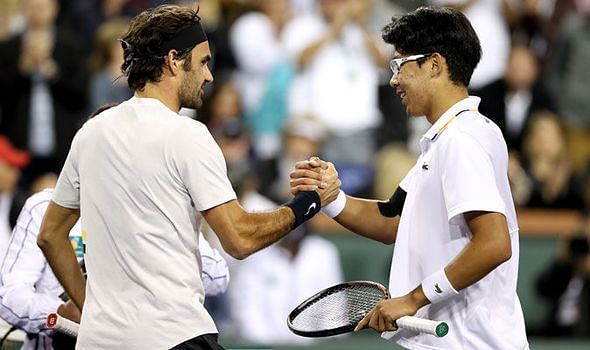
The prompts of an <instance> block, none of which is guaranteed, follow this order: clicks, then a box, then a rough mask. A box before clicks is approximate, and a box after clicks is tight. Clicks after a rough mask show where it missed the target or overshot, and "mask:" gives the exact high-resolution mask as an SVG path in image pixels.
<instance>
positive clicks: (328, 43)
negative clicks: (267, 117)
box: [282, 0, 387, 171]
mask: <svg viewBox="0 0 590 350" xmlns="http://www.w3.org/2000/svg"><path fill="white" fill-rule="evenodd" d="M318 4H319V9H320V13H318V14H313V13H310V14H305V15H302V16H298V17H295V18H294V19H293V20H291V21H290V22H289V23H287V24H286V26H285V28H284V30H283V34H282V42H283V43H284V45H285V48H286V51H287V55H288V57H289V59H290V60H291V61H292V63H293V64H294V65H296V66H297V69H298V71H297V75H296V77H295V80H294V81H293V84H292V86H291V90H290V93H289V95H290V96H289V99H288V102H289V115H313V116H315V117H316V118H318V120H319V121H320V122H322V123H324V124H325V125H326V126H327V127H328V129H329V131H330V133H331V136H330V137H329V138H328V139H327V140H326V143H325V144H324V145H323V149H322V155H324V157H326V158H327V159H330V161H332V162H333V163H334V164H336V166H338V167H339V171H340V166H341V165H346V166H369V167H371V166H372V163H373V154H374V150H375V137H374V135H373V132H374V129H375V128H377V127H378V126H379V124H380V122H381V114H380V111H379V106H378V96H377V88H378V85H379V71H380V69H381V68H385V67H386V65H387V59H386V57H385V55H384V54H383V53H382V47H381V46H380V44H379V41H378V37H377V36H376V35H374V33H372V32H371V31H370V29H369V26H368V20H369V15H370V13H371V10H372V6H373V2H372V1H370V0H367V1H365V0H319V1H318Z"/></svg>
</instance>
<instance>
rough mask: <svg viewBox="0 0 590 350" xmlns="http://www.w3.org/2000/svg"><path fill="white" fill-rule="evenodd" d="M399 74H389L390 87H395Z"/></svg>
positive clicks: (397, 83)
mask: <svg viewBox="0 0 590 350" xmlns="http://www.w3.org/2000/svg"><path fill="white" fill-rule="evenodd" d="M398 76H399V74H393V75H392V76H391V79H390V80H389V86H391V87H392V88H395V87H397V86H398V85H399V80H398V79H397V78H398Z"/></svg>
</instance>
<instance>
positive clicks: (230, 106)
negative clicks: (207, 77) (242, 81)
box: [197, 77, 243, 139]
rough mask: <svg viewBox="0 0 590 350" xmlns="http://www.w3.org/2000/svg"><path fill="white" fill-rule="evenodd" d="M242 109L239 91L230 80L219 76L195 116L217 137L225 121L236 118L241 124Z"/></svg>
mask: <svg viewBox="0 0 590 350" xmlns="http://www.w3.org/2000/svg"><path fill="white" fill-rule="evenodd" d="M242 109H243V108H242V96H241V95H240V91H239V90H238V89H237V87H236V86H235V84H233V83H232V82H231V81H230V80H228V79H227V78H223V77H220V78H217V79H215V82H214V83H213V90H212V91H211V94H210V95H209V98H208V99H207V100H205V102H204V104H203V108H202V110H200V111H199V112H198V115H197V117H198V119H199V120H200V121H201V122H203V123H204V124H205V125H207V128H208V129H209V131H210V132H211V134H212V135H213V137H215V138H216V139H217V138H218V136H220V135H221V133H222V132H223V128H224V126H225V125H226V123H227V122H229V121H232V120H238V121H239V123H240V124H241V122H242V114H243V112H242Z"/></svg>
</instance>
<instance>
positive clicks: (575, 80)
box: [546, 0, 590, 170]
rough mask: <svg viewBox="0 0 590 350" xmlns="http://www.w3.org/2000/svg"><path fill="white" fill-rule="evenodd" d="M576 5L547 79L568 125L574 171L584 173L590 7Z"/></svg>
mask: <svg viewBox="0 0 590 350" xmlns="http://www.w3.org/2000/svg"><path fill="white" fill-rule="evenodd" d="M559 2H560V1H558V3H559ZM563 2H565V3H567V1H563ZM573 3H574V5H575V10H573V11H569V12H568V14H567V15H565V16H564V17H563V20H562V22H561V25H560V27H559V31H558V34H557V37H556V39H555V43H554V46H553V48H552V50H551V54H550V56H549V62H548V65H547V71H546V78H547V86H548V87H549V88H551V89H552V91H553V93H554V96H555V97H556V100H557V111H558V113H559V115H560V116H561V117H562V118H563V120H564V123H565V127H566V131H567V134H566V135H567V139H568V147H569V149H570V154H571V157H572V162H573V166H574V169H575V170H580V169H583V167H584V166H586V164H587V162H588V161H590V98H588V82H590V70H588V69H586V67H585V64H586V62H588V59H589V58H590V5H589V2H588V1H586V0H580V1H577V0H576V1H573Z"/></svg>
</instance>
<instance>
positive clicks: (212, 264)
mask: <svg viewBox="0 0 590 350" xmlns="http://www.w3.org/2000/svg"><path fill="white" fill-rule="evenodd" d="M199 251H200V252H201V261H202V266H203V268H202V271H201V278H202V280H203V287H204V288H205V294H206V295H217V294H221V293H224V292H225V291H226V290H227V286H228V285H229V269H228V267H227V262H226V261H225V259H224V258H223V256H221V254H220V253H219V251H218V250H217V249H215V248H213V247H211V245H210V244H209V242H208V241H207V240H206V239H205V237H204V236H203V234H202V233H199Z"/></svg>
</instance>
